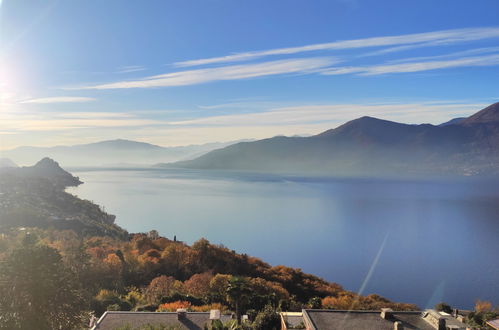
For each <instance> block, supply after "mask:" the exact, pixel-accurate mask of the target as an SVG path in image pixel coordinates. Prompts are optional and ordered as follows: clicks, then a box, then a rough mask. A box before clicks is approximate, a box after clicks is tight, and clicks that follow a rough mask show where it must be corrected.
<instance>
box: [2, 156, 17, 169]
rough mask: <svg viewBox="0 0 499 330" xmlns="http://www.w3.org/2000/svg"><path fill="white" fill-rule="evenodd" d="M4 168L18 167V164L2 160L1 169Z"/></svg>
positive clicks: (5, 159) (7, 159)
mask: <svg viewBox="0 0 499 330" xmlns="http://www.w3.org/2000/svg"><path fill="white" fill-rule="evenodd" d="M4 167H17V164H16V163H14V162H13V161H12V160H10V159H9V158H0V168H4Z"/></svg>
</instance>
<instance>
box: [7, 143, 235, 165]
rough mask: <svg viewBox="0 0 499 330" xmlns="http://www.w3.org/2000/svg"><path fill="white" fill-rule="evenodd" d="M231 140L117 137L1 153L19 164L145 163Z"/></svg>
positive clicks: (185, 155) (182, 157) (175, 158)
mask: <svg viewBox="0 0 499 330" xmlns="http://www.w3.org/2000/svg"><path fill="white" fill-rule="evenodd" d="M232 143H236V142H225V143H219V142H215V143H207V144H203V145H190V146H181V147H161V146H158V145H154V144H150V143H144V142H137V141H130V140H123V139H118V140H109V141H101V142H96V143H90V144H79V145H73V146H55V147H29V146H25V147H18V148H15V149H12V150H7V151H2V156H5V157H8V158H10V159H12V160H13V161H15V162H16V163H17V164H23V165H28V164H33V163H35V162H36V161H37V160H39V159H41V158H44V157H50V158H53V159H57V161H58V162H59V163H61V164H62V165H63V166H64V167H77V166H118V167H120V166H148V165H150V164H155V163H158V162H173V161H178V160H185V159H192V158H195V157H198V156H200V155H202V154H204V153H207V152H209V151H211V150H214V149H218V148H222V147H225V146H228V145H230V144H232Z"/></svg>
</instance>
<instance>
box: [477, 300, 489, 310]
mask: <svg viewBox="0 0 499 330" xmlns="http://www.w3.org/2000/svg"><path fill="white" fill-rule="evenodd" d="M491 310H492V304H491V302H490V301H484V300H480V299H479V300H477V301H476V302H475V311H476V312H478V313H481V312H490V311H491Z"/></svg>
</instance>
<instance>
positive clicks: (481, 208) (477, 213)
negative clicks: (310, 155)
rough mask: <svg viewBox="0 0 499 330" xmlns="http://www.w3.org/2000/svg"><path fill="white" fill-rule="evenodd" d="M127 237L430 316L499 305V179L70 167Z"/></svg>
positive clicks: (81, 191) (82, 193) (84, 193)
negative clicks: (255, 265) (223, 253)
mask: <svg viewBox="0 0 499 330" xmlns="http://www.w3.org/2000/svg"><path fill="white" fill-rule="evenodd" d="M72 172H73V173H74V174H75V175H77V176H79V177H80V179H81V180H82V181H84V182H85V184H83V185H81V186H79V187H77V188H71V189H69V192H71V193H73V194H76V195H78V196H79V197H81V198H84V199H89V200H92V201H93V202H95V203H97V204H99V205H102V206H103V207H104V208H105V210H106V211H107V212H109V213H111V214H115V215H116V216H117V219H116V222H117V224H118V225H120V226H122V227H124V228H125V229H127V230H128V231H129V232H147V231H149V230H151V229H156V230H158V231H159V232H160V234H162V235H164V236H166V237H169V238H171V239H172V238H173V236H174V235H176V237H177V239H178V240H182V241H185V242H186V243H189V244H190V243H192V242H194V241H196V240H197V239H199V238H200V237H205V238H207V239H208V240H209V241H210V242H212V243H216V244H220V243H221V244H223V245H225V246H227V247H229V248H230V249H234V250H235V251H237V252H239V253H246V254H249V255H252V256H256V257H259V258H261V259H263V260H264V261H266V262H268V263H270V264H272V265H279V264H283V265H287V266H292V267H298V268H301V269H302V270H303V271H305V272H308V273H312V274H315V275H318V276H320V277H323V278H325V279H326V280H329V281H332V282H337V283H339V284H341V285H342V286H343V287H344V288H346V289H348V290H351V291H355V292H360V293H362V294H369V293H377V294H380V295H382V296H385V297H387V298H389V299H392V300H394V301H400V302H409V303H416V304H417V305H418V306H420V307H421V308H426V307H433V306H434V305H435V304H436V303H438V302H440V301H445V302H447V303H450V304H451V305H454V306H456V307H459V308H471V307H472V306H473V305H474V301H475V300H476V299H482V300H490V301H492V302H493V303H495V304H498V303H499V181H490V180H472V179H460V180H457V181H448V180H438V181H401V180H372V179H334V178H303V177H284V176H276V175H261V174H245V173H222V172H215V171H213V172H202V171H194V170H185V171H184V170H139V169H137V170H119V169H99V170H96V169H93V170H90V169H73V170H72Z"/></svg>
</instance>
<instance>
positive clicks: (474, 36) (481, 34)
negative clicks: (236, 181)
mask: <svg viewBox="0 0 499 330" xmlns="http://www.w3.org/2000/svg"><path fill="white" fill-rule="evenodd" d="M491 38H499V27H487V28H466V29H453V30H441V31H433V32H425V33H414V34H404V35H397V36H383V37H372V38H363V39H353V40H341V41H335V42H329V43H320V44H312V45H305V46H299V47H288V48H275V49H269V50H262V51H251V52H244V53H238V54H231V55H226V56H220V57H211V58H203V59H196V60H188V61H181V62H176V63H174V65H175V66H178V67H188V66H198V65H207V64H219V63H227V62H240V61H248V60H253V59H256V58H261V57H266V56H275V55H291V54H297V53H305V52H312V51H325V50H339V49H354V48H369V47H383V46H385V47H386V46H400V48H398V49H397V48H395V47H392V48H390V49H389V50H385V52H393V51H399V50H404V49H408V48H415V47H428V46H436V45H450V44H457V43H464V42H469V41H477V40H483V39H491ZM382 51H383V50H382ZM372 55H375V54H374V53H373V54H372Z"/></svg>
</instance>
